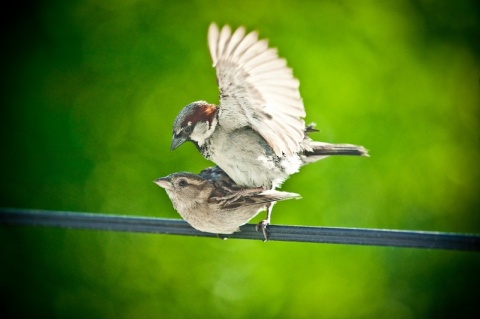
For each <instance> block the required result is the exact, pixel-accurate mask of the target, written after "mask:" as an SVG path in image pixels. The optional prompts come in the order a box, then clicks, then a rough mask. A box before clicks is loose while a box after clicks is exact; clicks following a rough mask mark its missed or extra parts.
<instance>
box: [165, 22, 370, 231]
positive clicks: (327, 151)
mask: <svg viewBox="0 0 480 319" xmlns="http://www.w3.org/2000/svg"><path fill="white" fill-rule="evenodd" d="M208 46H209V50H210V55H211V57H212V60H213V66H214V67H215V70H216V76H217V84H218V87H219V90H220V94H219V97H220V103H219V105H218V106H217V105H214V104H211V103H208V102H206V101H196V102H193V103H190V104H188V105H187V106H185V107H184V108H183V109H182V110H181V111H180V113H179V114H178V115H177V117H176V119H175V121H174V124H173V137H172V143H171V150H174V149H176V148H177V147H179V146H180V145H182V144H183V143H185V142H186V141H191V142H193V143H194V144H195V145H196V147H197V148H198V150H199V151H200V152H201V154H202V155H203V156H204V157H205V158H206V159H208V160H211V161H213V162H214V163H215V164H216V165H218V166H219V167H220V168H221V169H222V170H223V171H225V173H226V174H227V175H228V176H229V177H230V178H231V179H232V180H233V181H235V183H236V184H237V185H239V186H241V187H247V188H256V187H261V188H263V189H266V190H267V189H275V188H277V187H279V186H281V184H282V183H283V182H284V181H285V180H286V179H287V178H288V177H289V176H290V175H292V174H294V173H296V172H298V171H299V169H300V167H302V166H303V165H306V164H309V163H313V162H316V161H318V160H320V159H323V158H325V157H327V156H330V155H359V156H368V152H367V150H366V149H365V148H364V147H363V146H357V145H352V144H330V143H325V142H318V141H314V140H312V139H311V138H310V137H309V136H308V133H309V132H312V131H314V125H313V124H312V125H310V126H307V127H306V126H305V121H304V117H305V116H306V113H305V108H304V105H303V101H302V98H301V96H300V91H299V81H298V80H297V79H296V78H295V77H294V76H293V72H292V69H291V68H289V67H288V66H287V63H286V61H285V60H284V59H282V58H280V57H279V56H278V54H277V50H276V49H275V48H270V47H269V46H268V42H267V40H260V39H258V34H257V32H250V33H248V34H246V31H245V28H244V27H240V28H238V29H236V30H235V31H234V32H233V33H232V30H231V29H230V27H229V26H228V25H226V26H224V27H223V28H222V29H221V30H220V29H219V28H218V26H217V25H216V24H215V23H212V24H211V25H210V27H209V30H208ZM270 214H271V208H270V209H267V218H266V219H265V220H264V221H262V225H261V226H262V228H263V229H265V228H266V226H267V225H268V224H269V223H270Z"/></svg>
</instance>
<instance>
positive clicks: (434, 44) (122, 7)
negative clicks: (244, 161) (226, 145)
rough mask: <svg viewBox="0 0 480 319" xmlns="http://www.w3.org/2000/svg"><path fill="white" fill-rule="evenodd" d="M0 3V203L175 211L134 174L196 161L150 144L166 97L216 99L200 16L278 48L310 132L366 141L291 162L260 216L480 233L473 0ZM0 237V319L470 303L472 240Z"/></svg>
mask: <svg viewBox="0 0 480 319" xmlns="http://www.w3.org/2000/svg"><path fill="white" fill-rule="evenodd" d="M2 7H3V9H2V21H8V22H6V23H5V26H4V27H3V32H4V33H5V35H4V37H3V48H4V49H3V50H2V51H3V53H4V58H3V66H2V70H3V71H2V90H3V92H2V94H1V96H2V97H1V98H2V110H1V121H2V125H1V127H0V129H1V130H2V131H1V132H2V139H1V145H0V147H1V152H0V153H1V155H0V157H1V160H2V162H1V168H2V172H1V176H2V177H1V194H2V197H1V202H0V206H4V207H19V208H38V209H50V210H68V211H80V212H82V211H85V212H98V213H111V214H124V215H136V216H137V215H138V216H158V217H165V218H179V216H178V214H177V213H176V212H175V211H174V210H173V208H172V205H171V203H170V201H169V199H168V197H167V195H166V194H165V192H164V191H163V190H162V189H160V188H159V187H157V186H156V185H154V184H153V183H152V181H153V180H154V179H155V178H157V177H160V176H164V175H167V174H169V173H171V172H174V171H182V170H188V171H192V172H199V171H200V170H201V169H203V168H205V167H207V166H209V165H211V164H210V163H209V162H207V161H206V160H204V159H203V158H202V156H201V155H200V154H198V152H197V151H196V149H195V147H194V146H193V144H187V145H185V146H182V147H181V148H179V149H178V150H176V151H175V152H170V150H169V145H170V138H171V125H172V123H173V120H174V118H175V116H176V114H177V113H178V112H179V110H180V109H181V108H182V107H183V106H184V105H186V104H188V103H190V102H191V101H194V100H199V99H205V100H208V101H211V102H214V103H216V102H217V101H218V97H217V95H218V91H217V87H216V85H215V75H214V70H213V68H212V67H211V61H210V57H209V53H208V49H207V43H206V33H207V28H208V25H209V23H210V22H211V21H216V22H217V23H219V24H224V23H229V24H231V25H232V26H234V27H237V26H240V25H244V26H246V27H247V28H248V30H258V31H259V32H260V35H261V37H264V38H268V39H270V43H271V45H272V46H275V47H278V48H279V52H280V55H281V56H282V57H285V58H287V60H288V63H289V65H290V66H291V67H292V68H293V69H294V73H295V75H296V76H297V77H298V78H299V79H300V81H301V93H302V96H303V98H304V102H305V106H306V109H307V114H308V115H307V119H306V120H307V122H310V121H315V122H316V123H317V125H318V128H320V129H321V132H320V133H317V134H316V135H314V138H315V139H318V140H323V141H327V142H347V143H355V144H361V145H364V146H365V147H367V148H368V149H369V150H370V152H371V157H370V158H368V159H367V158H329V159H326V160H323V161H321V162H319V163H316V164H313V165H311V166H308V167H305V168H304V169H302V171H301V173H299V174H297V175H294V176H293V177H291V178H290V179H289V180H288V181H287V182H286V183H285V184H284V186H283V189H284V190H287V191H293V192H298V193H300V194H302V195H303V199H302V200H300V201H289V202H283V203H279V204H277V205H276V206H275V210H274V214H273V220H272V221H273V223H275V224H284V225H289V224H293V225H324V226H340V227H371V228H388V229H413V230H432V231H448V232H468V233H480V212H479V210H480V200H479V196H478V195H479V190H478V185H479V180H480V178H479V177H480V154H479V150H480V148H479V146H480V145H479V144H480V134H479V115H480V114H479V113H480V112H479V106H480V90H479V75H480V67H479V66H480V61H479V55H478V53H479V52H480V50H479V49H480V47H479V43H480V42H479V39H480V36H479V35H480V32H479V28H480V23H479V10H478V9H479V6H478V4H477V2H476V1H474V0H471V1H457V2H456V1H433V0H424V1H407V0H405V1H362V2H357V1H316V2H314V1H305V2H296V1H265V2H262V1H250V0H249V1H241V2H240V1H239V2H237V3H235V2H230V3H227V2H222V1H206V0H202V1H185V2H181V1H178V2H173V1H172V2H165V1H158V0H143V1H135V0H130V1H94V0H89V1H39V2H33V3H30V4H28V5H24V4H22V6H20V5H17V6H16V7H9V6H7V5H2ZM262 217H263V214H262V216H258V217H257V218H256V219H255V220H254V222H257V221H258V220H260V218H262ZM0 242H1V244H0V254H1V256H2V261H1V263H0V264H1V266H0V267H1V268H0V285H1V286H0V287H1V293H2V295H3V296H2V300H3V304H4V305H7V306H6V307H5V306H4V307H3V308H4V309H3V311H4V313H9V312H10V313H11V314H15V316H16V317H36V318H39V317H48V318H55V317H60V318H66V317H69V318H76V317H78V318H173V317H175V318H189V317H190V318H192V317H196V318H199V317H212V318H217V317H228V318H282V317H285V318H288V317H290V318H309V317H317V318H438V317H457V318H458V317H469V316H471V317H473V316H474V315H475V313H476V314H478V287H479V282H480V280H479V269H480V256H479V254H478V253H465V252H448V251H431V250H420V249H400V248H380V247H360V246H342V245H322V244H302V243H284V242H268V243H263V242H261V241H247V240H227V241H221V240H217V239H208V238H194V237H181V236H168V235H151V234H150V235H149V234H129V233H116V232H97V231H82V230H66V229H56V228H40V227H5V226H1V227H0Z"/></svg>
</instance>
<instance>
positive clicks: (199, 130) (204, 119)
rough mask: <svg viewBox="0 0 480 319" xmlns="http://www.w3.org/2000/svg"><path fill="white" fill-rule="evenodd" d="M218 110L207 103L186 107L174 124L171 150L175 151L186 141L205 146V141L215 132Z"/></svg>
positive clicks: (199, 102) (197, 103)
mask: <svg viewBox="0 0 480 319" xmlns="http://www.w3.org/2000/svg"><path fill="white" fill-rule="evenodd" d="M217 112H218V108H217V107H216V106H215V105H213V104H209V103H207V102H205V101H197V102H193V103H190V104H188V105H187V106H185V107H184V108H183V109H182V110H181V111H180V113H179V114H178V115H177V118H176V119H175V122H174V123H173V137H172V144H171V146H170V149H171V150H172V151H173V150H174V149H176V148H177V147H179V146H180V145H182V144H183V143H185V142H186V141H192V142H194V143H195V144H196V145H197V147H201V146H203V144H204V143H205V140H206V139H207V138H209V137H210V135H211V134H212V133H213V131H214V130H215V126H216V125H217Z"/></svg>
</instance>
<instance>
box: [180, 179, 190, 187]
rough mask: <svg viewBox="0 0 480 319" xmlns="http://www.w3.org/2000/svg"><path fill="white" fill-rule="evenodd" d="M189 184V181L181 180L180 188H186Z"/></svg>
mask: <svg viewBox="0 0 480 319" xmlns="http://www.w3.org/2000/svg"><path fill="white" fill-rule="evenodd" d="M187 184H188V183H187V181H186V180H184V179H181V180H179V181H178V186H180V187H185V186H187Z"/></svg>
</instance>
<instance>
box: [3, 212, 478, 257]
mask: <svg viewBox="0 0 480 319" xmlns="http://www.w3.org/2000/svg"><path fill="white" fill-rule="evenodd" d="M0 224H4V225H31V226H50V227H63V228H77V229H94V230H110V231H124V232H140V233H157V234H170V235H185V236H202V237H218V236H217V235H216V234H210V233H204V232H200V231H197V230H195V229H193V228H192V227H191V226H190V225H188V224H187V223H186V222H185V221H183V220H180V219H166V218H152V217H133V216H121V215H108V214H97V213H77V212H60V211H47V210H28V209H16V208H0ZM240 230H241V231H240V232H237V233H234V234H231V235H222V236H221V237H222V238H237V239H258V240H263V234H262V233H261V232H257V231H256V230H255V225H253V224H247V225H244V226H242V227H240ZM268 232H269V235H270V236H269V240H271V241H291V242H310V243H329V244H350V245H370V246H391V247H410V248H429V249H446V250H460V251H480V235H477V234H457V233H444V232H426V231H411V230H390V229H365V228H339V227H305V226H280V225H270V226H268Z"/></svg>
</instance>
